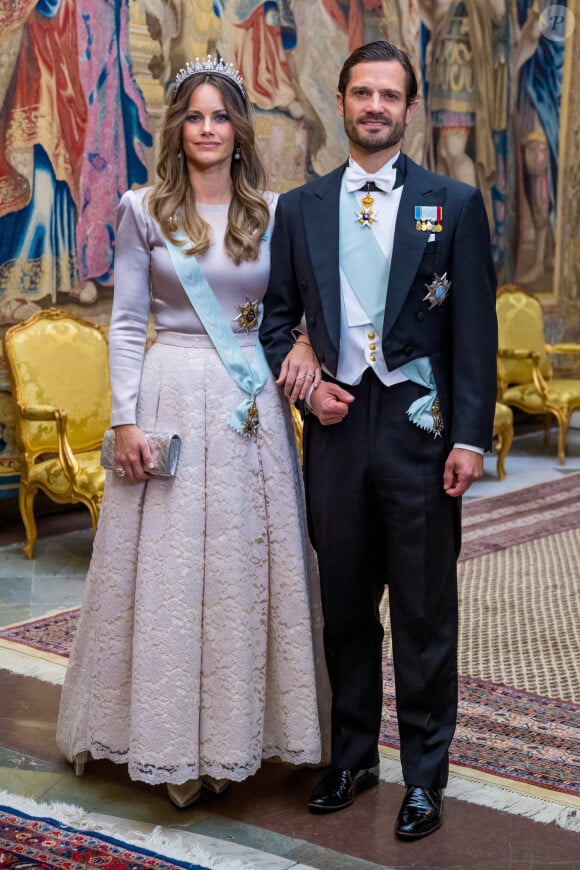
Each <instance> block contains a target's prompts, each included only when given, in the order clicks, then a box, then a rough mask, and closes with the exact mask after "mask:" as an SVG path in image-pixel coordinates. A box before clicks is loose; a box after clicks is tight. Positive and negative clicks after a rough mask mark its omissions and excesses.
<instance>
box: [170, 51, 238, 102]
mask: <svg viewBox="0 0 580 870" xmlns="http://www.w3.org/2000/svg"><path fill="white" fill-rule="evenodd" d="M196 73H207V74H208V75H218V76H224V77H225V78H227V79H229V80H230V81H231V82H233V84H234V85H235V86H236V87H237V89H238V90H239V92H240V93H241V95H242V97H243V98H244V100H245V101H246V102H247V99H248V97H247V94H246V92H245V90H244V85H243V82H244V80H243V78H242V77H241V75H240V73H239V70H237V69H236V68H235V66H234V65H233V63H224V62H223V60H222V59H221V58H220V59H219V60H218V59H217V57H212V56H211V54H208V56H207V57H206V58H204V59H203V60H200V59H199V57H196V59H195V63H192V62H191V61H190V60H188V61H187V63H186V64H185V66H184V67H182V68H181V69H180V70H179V72H178V73H177V75H176V76H175V94H174V99H175V96H176V95H177V91H178V90H179V88H180V87H181V85H182V84H183V82H184V81H185V80H186V79H188V78H189V77H190V76H193V75H195V74H196Z"/></svg>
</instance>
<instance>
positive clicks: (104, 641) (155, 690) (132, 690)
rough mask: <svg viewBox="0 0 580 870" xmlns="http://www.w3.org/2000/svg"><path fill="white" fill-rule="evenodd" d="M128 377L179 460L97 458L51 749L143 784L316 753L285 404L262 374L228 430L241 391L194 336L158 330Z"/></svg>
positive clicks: (297, 503)
mask: <svg viewBox="0 0 580 870" xmlns="http://www.w3.org/2000/svg"><path fill="white" fill-rule="evenodd" d="M253 341H255V339H253V338H252V337H248V339H247V340H245V341H244V340H242V341H241V343H242V344H243V345H244V344H245V345H246V346H245V347H244V353H246V355H247V356H248V358H251V357H252V355H253V352H254V348H253V347H252V346H249V345H251V344H253ZM140 393H141V395H140V402H139V407H138V420H139V423H140V425H141V426H142V427H143V428H146V429H157V430H160V431H161V430H165V431H169V430H171V431H176V432H177V433H178V434H179V435H180V436H181V439H182V447H181V457H180V463H179V468H178V471H177V475H176V477H175V478H173V479H171V480H161V479H151V480H149V481H148V482H147V483H144V484H129V483H127V482H125V481H123V480H122V479H120V478H118V477H116V476H115V475H113V474H112V473H111V472H109V473H108V477H107V482H106V488H105V496H104V501H103V507H102V511H101V516H100V520H99V527H98V530H97V534H96V538H95V543H94V549H93V556H92V560H91V565H90V569H89V573H88V577H87V588H86V593H85V598H84V602H83V606H82V612H81V619H80V625H79V629H78V633H77V636H76V639H75V642H74V645H73V649H72V652H71V658H70V663H69V667H68V669H67V674H66V680H65V684H64V687H63V692H62V700H61V708H60V715H59V721H58V730H57V741H58V744H59V747H60V748H61V750H62V751H63V753H64V754H65V755H66V756H67V757H68V758H69V759H70V760H72V759H74V758H75V756H77V755H78V754H79V753H82V752H85V751H88V752H89V753H90V754H91V756H92V757H93V758H108V759H111V760H112V761H115V762H118V763H126V764H128V767H129V774H130V776H131V777H132V778H133V779H138V780H143V781H145V782H149V783H165V782H172V783H181V782H184V781H185V780H187V779H193V778H197V777H198V776H200V775H202V774H210V775H211V776H214V777H217V778H222V777H225V778H227V779H230V780H238V781H239V780H243V779H245V778H246V777H248V776H250V775H251V774H253V773H255V772H256V770H258V768H259V767H260V764H261V761H262V759H264V758H270V757H279V758H280V759H281V760H283V761H287V762H292V763H295V764H302V763H316V762H318V761H319V760H320V757H321V736H320V722H319V713H318V706H317V688H316V684H317V679H318V683H319V688H320V690H321V694H322V695H324V700H321V701H320V703H321V704H322V705H324V707H325V709H326V705H327V702H328V696H327V684H326V674H325V671H324V665H323V663H322V653H321V616H320V608H319V603H318V580H317V577H316V572H315V569H314V565H315V563H314V557H313V554H312V551H311V549H310V547H309V545H308V543H307V541H306V533H305V525H306V524H305V516H304V500H303V491H302V476H301V470H300V466H299V460H298V456H297V450H296V444H295V439H294V433H293V428H292V422H291V417H290V413H289V408H288V406H287V402H286V400H285V399H284V397H283V396H282V395H281V393H280V391H279V389H278V388H277V387H276V386H275V384H274V381H273V378H271V379H270V381H269V382H268V384H267V385H266V387H265V388H264V390H263V392H262V393H261V394H260V395H259V397H258V400H257V404H258V410H259V417H260V425H259V429H258V435H257V437H256V438H244V437H242V436H241V435H239V434H237V433H236V432H234V431H233V430H232V429H231V428H230V427H229V426H228V420H229V417H230V414H231V411H232V410H233V408H234V407H235V406H236V405H237V404H238V402H239V401H240V399H241V394H240V391H239V390H238V388H237V387H236V386H235V385H234V383H233V381H232V380H231V378H230V376H229V374H228V373H227V371H226V369H225V367H224V366H223V364H222V362H221V361H220V359H219V357H218V355H217V353H216V352H215V350H214V349H213V347H212V345H211V343H210V341H209V339H207V338H205V337H191V336H188V337H186V336H180V335H175V334H169V335H165V336H163V337H161V338H160V339H158V341H157V342H156V343H155V344H154V345H153V347H152V348H151V350H150V351H149V352H148V353H147V354H146V357H145V363H144V369H143V375H142V382H141V390H140ZM313 623H314V624H313ZM313 632H314V641H313ZM315 660H316V665H315ZM319 700H320V699H319Z"/></svg>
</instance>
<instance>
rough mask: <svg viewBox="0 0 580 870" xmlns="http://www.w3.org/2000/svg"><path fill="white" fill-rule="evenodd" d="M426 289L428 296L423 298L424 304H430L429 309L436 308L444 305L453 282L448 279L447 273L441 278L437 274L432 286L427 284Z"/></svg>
mask: <svg viewBox="0 0 580 870" xmlns="http://www.w3.org/2000/svg"><path fill="white" fill-rule="evenodd" d="M425 287H426V288H427V294H426V295H425V296H423V302H429V308H435V306H436V305H443V303H444V302H445V300H446V299H447V296H448V295H449V289H450V287H451V281H450V280H449V278H448V277H447V272H444V273H443V275H441V277H439V275H437V274H436V275H435V278H434V279H433V281H431V283H430V284H425Z"/></svg>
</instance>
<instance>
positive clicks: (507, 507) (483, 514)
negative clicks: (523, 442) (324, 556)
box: [0, 474, 580, 832]
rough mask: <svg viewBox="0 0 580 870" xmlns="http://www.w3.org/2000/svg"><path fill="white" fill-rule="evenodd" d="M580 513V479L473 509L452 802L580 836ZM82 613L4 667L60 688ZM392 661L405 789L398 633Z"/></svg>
mask: <svg viewBox="0 0 580 870" xmlns="http://www.w3.org/2000/svg"><path fill="white" fill-rule="evenodd" d="M579 505H580V474H569V475H565V476H563V478H562V479H560V480H557V481H553V482H550V483H544V484H539V485H537V486H534V487H529V488H527V489H523V490H518V491H516V492H514V493H507V494H505V495H501V496H495V497H492V498H486V499H473V500H472V501H467V502H466V503H465V505H464V521H463V528H464V538H463V549H462V553H461V557H460V565H459V601H460V641H459V673H460V705H459V721H458V727H457V731H456V735H455V739H454V741H453V744H452V747H451V752H452V754H451V762H452V777H451V780H450V784H449V788H448V790H447V794H448V795H449V796H452V797H458V798H461V799H463V800H468V801H472V802H474V803H478V804H484V805H487V806H492V807H496V808H499V809H502V810H504V811H508V812H513V813H516V814H522V815H527V816H530V817H532V818H534V819H536V820H538V821H546V822H551V821H556V822H557V823H558V824H560V825H561V826H562V827H565V828H567V829H571V830H577V831H579V832H580V654H579V653H580V594H579V591H578V585H579V580H578V578H579V568H578V566H579V565H580V508H579ZM382 612H383V617H384V623H385V626H388V598H387V596H385V600H384V603H383V606H382ZM78 614H79V609H78V608H75V609H73V610H69V611H64V612H60V613H56V614H52V615H47V616H45V617H43V618H42V619H36V620H32V621H29V622H26V623H23V624H21V625H17V626H9V627H7V628H4V629H0V667H7V668H8V669H9V670H13V671H16V672H18V673H23V674H28V675H31V676H36V677H39V678H40V679H45V680H48V681H51V682H55V683H62V680H63V678H64V671H65V668H66V662H67V656H68V650H69V649H70V643H71V640H72V637H73V636H74V631H75V630H76V625H77V621H78ZM384 656H385V658H384V707H383V719H382V727H381V737H380V743H381V751H382V762H381V766H382V770H381V775H382V776H383V778H384V779H386V780H389V781H400V765H399V762H398V731H397V723H396V717H395V703H394V685H393V679H392V660H391V644H390V636H389V631H388V628H387V630H386V633H385V646H384Z"/></svg>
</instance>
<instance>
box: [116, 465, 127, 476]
mask: <svg viewBox="0 0 580 870" xmlns="http://www.w3.org/2000/svg"><path fill="white" fill-rule="evenodd" d="M115 474H118V475H119V477H125V475H126V474H127V472H126V471H125V469H124V468H123V466H122V465H119V466H118V468H115Z"/></svg>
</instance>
